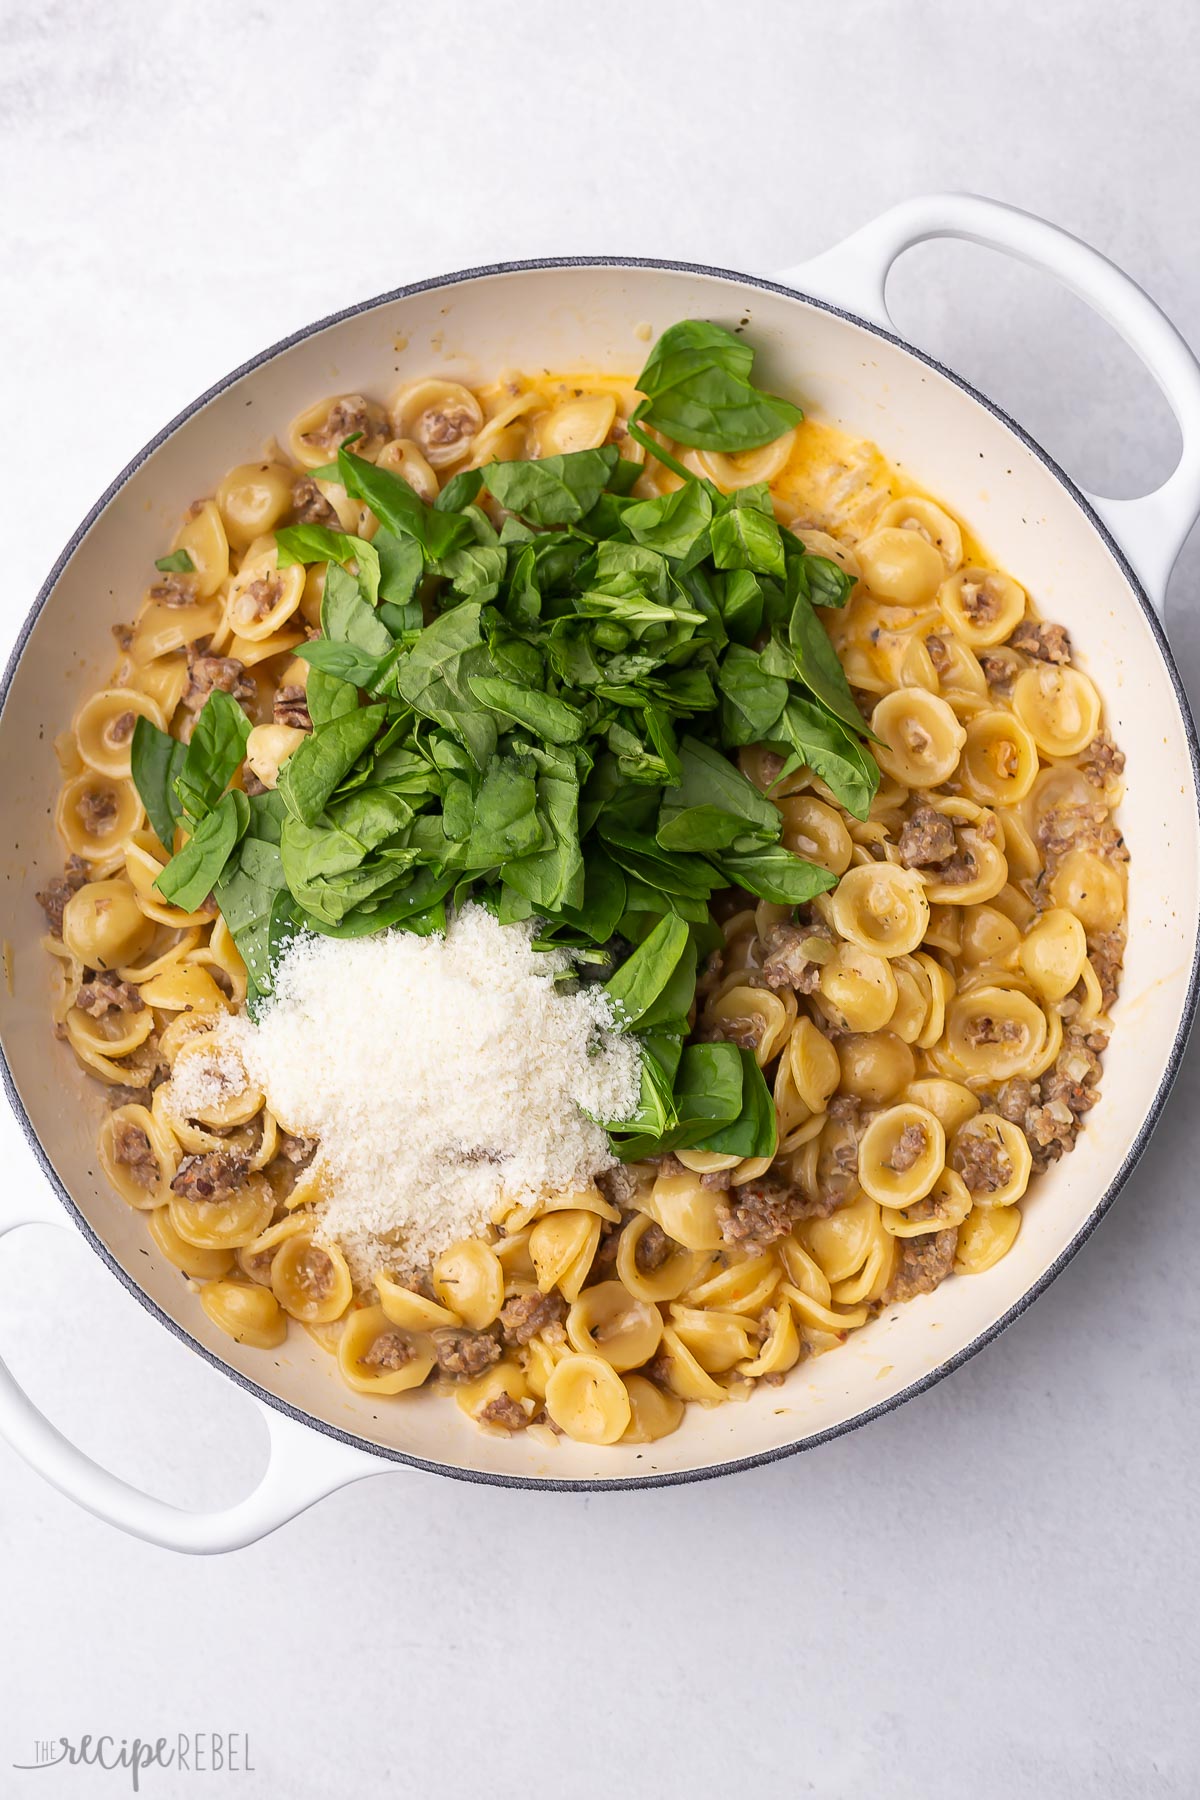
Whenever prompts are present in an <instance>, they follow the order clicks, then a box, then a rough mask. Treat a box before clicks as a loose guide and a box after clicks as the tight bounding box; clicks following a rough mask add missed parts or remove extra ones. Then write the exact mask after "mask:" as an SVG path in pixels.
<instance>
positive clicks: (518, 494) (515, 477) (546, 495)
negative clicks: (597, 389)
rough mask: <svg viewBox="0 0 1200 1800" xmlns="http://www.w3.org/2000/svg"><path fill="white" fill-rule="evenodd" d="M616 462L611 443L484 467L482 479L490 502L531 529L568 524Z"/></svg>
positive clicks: (589, 504)
mask: <svg viewBox="0 0 1200 1800" xmlns="http://www.w3.org/2000/svg"><path fill="white" fill-rule="evenodd" d="M618 459H619V452H618V450H617V447H616V445H615V444H602V445H601V446H600V448H599V449H598V450H572V451H569V452H568V453H567V454H566V455H565V456H543V457H542V458H541V459H540V461H538V462H497V463H489V464H488V466H487V468H486V470H485V471H484V475H485V479H486V481H487V485H488V490H489V492H490V493H491V494H492V496H493V498H494V499H496V500H497V501H499V503H500V505H501V506H504V507H507V508H508V510H509V512H514V513H518V514H519V515H520V516H521V518H523V519H527V520H528V521H529V523H530V524H531V525H573V524H574V523H575V521H576V520H577V519H582V518H583V516H584V514H585V513H588V512H590V511H591V510H592V508H593V506H595V504H596V502H597V500H598V499H599V498H600V495H601V494H602V493H603V492H604V489H605V488H606V487H607V485H608V482H609V478H610V477H611V475H612V474H613V471H614V470H615V469H616V466H617V462H618Z"/></svg>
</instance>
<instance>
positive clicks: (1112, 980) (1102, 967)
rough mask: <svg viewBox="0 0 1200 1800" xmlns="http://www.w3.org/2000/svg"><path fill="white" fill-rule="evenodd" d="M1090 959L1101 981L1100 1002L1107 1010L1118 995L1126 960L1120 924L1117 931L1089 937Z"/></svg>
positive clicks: (1123, 934) (1099, 933) (1123, 935)
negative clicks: (1122, 969) (1123, 964)
mask: <svg viewBox="0 0 1200 1800" xmlns="http://www.w3.org/2000/svg"><path fill="white" fill-rule="evenodd" d="M1088 959H1089V961H1090V962H1091V965H1092V968H1093V969H1094V970H1095V972H1096V980H1097V981H1098V982H1099V983H1100V1004H1101V1006H1102V1007H1103V1008H1104V1010H1105V1012H1107V1011H1108V1009H1109V1007H1110V1006H1111V1005H1112V1003H1113V1001H1114V1000H1115V999H1116V997H1117V988H1118V985H1119V983H1120V979H1121V965H1122V963H1123V962H1124V960H1125V932H1124V930H1123V928H1122V927H1121V926H1119V925H1118V926H1117V928H1116V930H1115V931H1097V932H1094V933H1093V934H1092V936H1091V937H1089V939H1088Z"/></svg>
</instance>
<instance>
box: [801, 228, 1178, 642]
mask: <svg viewBox="0 0 1200 1800" xmlns="http://www.w3.org/2000/svg"><path fill="white" fill-rule="evenodd" d="M944 237H950V238H964V239H966V240H967V241H968V242H970V243H973V244H983V245H985V246H986V247H987V248H988V249H991V250H1004V251H1007V253H1008V254H1009V255H1010V256H1015V257H1018V258H1019V259H1020V260H1021V261H1022V262H1026V263H1031V264H1032V265H1033V267H1034V268H1037V269H1044V270H1045V271H1046V272H1047V273H1048V274H1050V275H1056V276H1057V277H1058V279H1059V280H1060V281H1061V282H1062V283H1063V284H1064V286H1066V287H1068V288H1070V289H1071V291H1072V293H1075V294H1078V295H1079V298H1080V299H1081V300H1085V301H1086V302H1087V304H1088V305H1089V306H1090V307H1092V309H1093V310H1094V311H1095V312H1098V313H1099V314H1100V316H1101V318H1103V319H1106V320H1107V321H1108V323H1109V324H1110V325H1112V326H1114V327H1115V328H1116V330H1117V331H1119V332H1120V334H1121V336H1122V337H1123V338H1124V339H1125V342H1126V343H1127V344H1128V345H1129V346H1130V348H1131V349H1132V350H1134V351H1136V353H1137V355H1138V356H1139V357H1140V358H1141V360H1142V362H1143V363H1145V365H1146V367H1147V369H1148V370H1149V371H1150V373H1151V375H1152V376H1153V377H1154V379H1155V381H1156V382H1157V383H1158V385H1159V387H1160V388H1161V389H1162V391H1163V393H1164V394H1165V396H1166V398H1167V400H1168V402H1169V404H1170V407H1171V410H1172V412H1173V413H1174V414H1175V417H1176V419H1177V420H1178V421H1179V430H1180V434H1181V436H1182V439H1183V449H1182V451H1181V453H1180V457H1179V461H1178V463H1177V464H1176V466H1175V468H1174V470H1173V472H1172V473H1171V475H1170V476H1168V478H1167V480H1166V481H1164V482H1163V484H1162V486H1161V487H1159V488H1156V489H1155V490H1154V492H1153V493H1150V494H1143V495H1142V496H1141V497H1140V498H1139V499H1136V500H1109V499H1106V498H1104V497H1102V496H1099V495H1096V494H1088V495H1086V498H1087V500H1088V501H1089V502H1090V504H1091V505H1092V506H1093V507H1094V508H1095V510H1096V512H1097V513H1098V514H1099V515H1100V518H1101V519H1102V520H1103V522H1104V524H1105V525H1107V527H1108V529H1109V531H1110V532H1111V533H1112V535H1113V537H1114V538H1115V539H1116V541H1117V544H1118V546H1119V547H1120V549H1121V550H1122V551H1123V552H1124V554H1125V556H1126V557H1127V559H1128V561H1129V563H1130V564H1131V566H1132V568H1133V571H1134V573H1135V574H1136V575H1137V577H1138V579H1139V581H1140V582H1141V584H1142V586H1143V587H1144V588H1145V590H1146V593H1147V596H1148V597H1149V599H1150V601H1151V603H1152V604H1153V606H1154V609H1155V611H1156V612H1157V613H1158V615H1159V617H1160V618H1161V617H1162V614H1163V607H1164V603H1165V599H1166V591H1167V580H1168V578H1169V576H1170V573H1171V570H1172V569H1173V567H1174V566H1175V559H1176V558H1177V556H1178V555H1179V552H1180V550H1181V549H1182V547H1183V542H1184V539H1185V538H1186V537H1187V535H1188V532H1189V531H1190V530H1191V528H1192V525H1193V524H1194V523H1195V520H1196V517H1197V515H1198V514H1200V363H1197V360H1196V357H1195V356H1194V355H1193V353H1192V351H1191V349H1190V348H1189V346H1188V344H1187V343H1186V341H1185V340H1184V338H1183V337H1182V336H1181V335H1180V333H1179V332H1178V331H1177V330H1176V329H1175V327H1174V325H1172V324H1171V321H1170V320H1169V319H1168V318H1167V317H1166V315H1165V314H1164V313H1163V312H1162V311H1160V309H1159V308H1158V306H1156V305H1155V303H1154V301H1153V300H1151V298H1150V296H1149V295H1148V294H1147V293H1145V292H1144V290H1143V289H1142V288H1140V287H1139V286H1138V285H1137V283H1136V282H1135V281H1134V280H1133V279H1132V277H1130V276H1129V275H1126V274H1125V273H1124V271H1123V270H1122V269H1118V268H1117V267H1116V265H1115V264H1114V263H1111V262H1109V260H1108V258H1107V257H1104V256H1101V254H1100V252H1099V251H1098V250H1093V249H1092V248H1091V246H1090V245H1088V244H1085V243H1083V242H1081V241H1080V239H1079V238H1077V237H1072V236H1071V234H1070V232H1067V231H1063V230H1062V229H1061V228H1060V227H1059V226H1057V225H1051V224H1050V223H1049V222H1048V221H1047V220H1046V219H1039V218H1037V217H1036V216H1035V215H1034V214H1032V213H1027V212H1022V211H1021V210H1020V208H1018V207H1015V206H1007V205H1005V204H1004V203H1003V202H1002V201H1000V200H989V199H985V198H984V197H983V196H982V195H979V194H952V193H951V194H925V195H919V196H917V197H915V198H913V199H911V200H904V201H901V203H900V205H899V206H894V207H892V208H891V209H890V211H888V212H885V213H883V214H882V215H881V216H880V217H879V218H878V219H874V220H872V222H871V223H870V224H869V225H864V226H863V227H862V229H861V230H859V231H856V232H853V233H852V234H851V236H850V237H848V238H845V239H844V240H843V241H842V242H841V243H840V244H837V245H835V246H834V248H833V249H832V250H827V251H825V253H824V254H823V255H821V256H817V257H814V258H813V260H812V261H811V262H807V263H802V264H801V265H800V266H799V267H798V268H794V269H787V270H785V271H784V272H783V273H782V274H780V275H777V276H776V277H775V279H776V280H777V281H779V282H781V283H782V284H784V285H785V286H787V287H794V288H797V289H798V290H799V291H800V292H801V293H802V294H810V295H812V297H813V298H814V299H817V300H825V301H827V302H829V303H830V304H832V305H834V306H837V307H844V308H845V309H846V310H847V311H849V312H855V313H858V314H860V315H861V316H863V317H864V318H867V319H869V320H870V321H871V323H872V324H874V325H880V326H882V327H883V328H884V330H886V331H891V332H894V331H895V329H896V327H895V325H894V323H893V321H892V318H891V315H890V314H889V312H888V309H887V299H886V296H885V289H886V286H887V278H888V273H889V271H890V269H891V267H892V264H893V263H894V262H895V261H896V260H897V258H898V257H899V256H901V255H902V254H903V253H904V251H905V250H908V249H911V248H912V246H913V245H914V244H921V243H925V242H927V241H928V240H929V239H931V238H944Z"/></svg>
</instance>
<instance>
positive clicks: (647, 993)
mask: <svg viewBox="0 0 1200 1800" xmlns="http://www.w3.org/2000/svg"><path fill="white" fill-rule="evenodd" d="M691 941H692V940H691V935H690V933H689V931H688V928H687V926H686V925H685V924H684V922H683V920H682V919H677V918H675V917H673V916H668V917H667V918H664V919H660V920H659V922H658V924H657V925H656V926H655V927H654V930H653V931H652V932H651V933H650V935H649V937H647V938H646V939H645V941H644V942H643V943H641V944H639V945H638V947H637V949H636V950H635V951H634V952H633V953H632V955H631V956H629V957H628V958H627V959H626V961H625V962H623V963H622V964H621V967H620V968H619V969H618V970H617V972H616V974H615V975H614V976H613V978H612V980H611V981H610V982H608V983H607V985H606V986H605V989H604V992H605V994H606V995H607V997H608V1003H609V1005H610V1006H611V1008H612V1012H613V1017H614V1019H615V1020H616V1021H617V1024H618V1025H619V1026H620V1028H621V1029H622V1030H623V1031H627V1030H628V1029H629V1028H630V1027H631V1026H633V1025H636V1024H637V1022H638V1020H639V1019H640V1018H641V1017H642V1015H643V1014H644V1013H648V1012H649V1011H650V1009H651V1008H652V1007H653V1006H654V1003H655V1001H656V1000H658V998H659V996H660V995H661V994H662V993H663V992H664V991H665V990H666V988H667V985H668V983H669V982H670V980H671V977H672V976H673V975H674V973H675V971H676V969H677V968H678V967H679V964H680V963H681V962H682V960H683V958H684V957H685V956H686V955H687V953H688V950H689V949H690V947H691ZM693 955H694V952H693Z"/></svg>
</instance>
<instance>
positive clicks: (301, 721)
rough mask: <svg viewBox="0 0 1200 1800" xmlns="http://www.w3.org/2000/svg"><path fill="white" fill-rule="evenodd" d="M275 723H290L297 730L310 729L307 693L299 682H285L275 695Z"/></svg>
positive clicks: (310, 720)
mask: <svg viewBox="0 0 1200 1800" xmlns="http://www.w3.org/2000/svg"><path fill="white" fill-rule="evenodd" d="M275 723H276V724H277V725H291V726H293V727H294V728H295V730H297V731H311V730H312V718H311V716H310V714H309V710H308V695H307V694H306V693H305V691H304V689H303V688H302V687H301V686H300V684H299V682H291V681H288V682H285V683H284V685H283V686H282V687H281V688H280V689H279V690H278V691H277V693H276V695H275Z"/></svg>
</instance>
